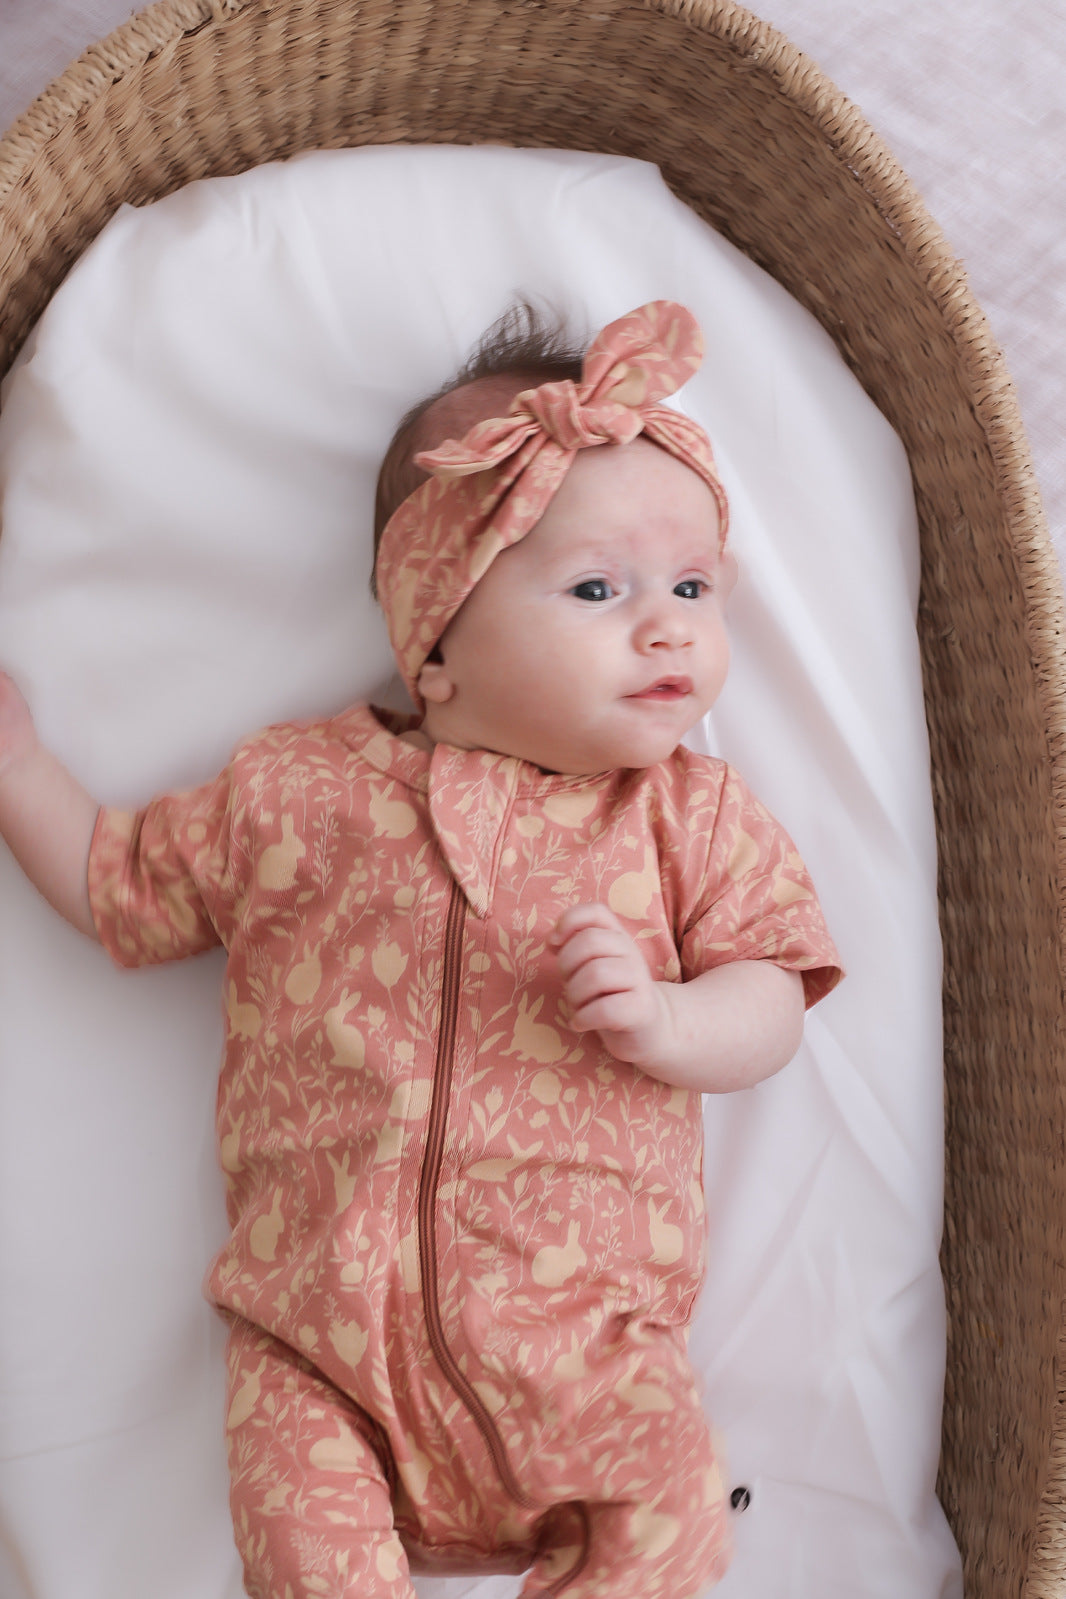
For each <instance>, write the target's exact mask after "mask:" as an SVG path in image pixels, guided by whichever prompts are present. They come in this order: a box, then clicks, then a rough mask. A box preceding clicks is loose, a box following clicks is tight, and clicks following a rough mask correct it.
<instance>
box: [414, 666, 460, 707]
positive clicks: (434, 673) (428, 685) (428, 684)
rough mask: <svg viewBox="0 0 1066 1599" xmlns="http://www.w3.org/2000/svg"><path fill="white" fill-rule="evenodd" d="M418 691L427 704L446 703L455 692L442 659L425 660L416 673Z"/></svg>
mask: <svg viewBox="0 0 1066 1599" xmlns="http://www.w3.org/2000/svg"><path fill="white" fill-rule="evenodd" d="M418 692H419V693H420V694H421V696H422V698H423V699H424V700H425V702H426V704H427V705H446V704H447V703H448V701H449V700H450V699H451V697H452V695H453V694H454V693H455V684H454V683H453V682H452V680H451V678H450V677H449V676H448V669H447V667H446V666H445V664H444V662H443V661H426V663H425V665H424V666H423V667H422V670H421V671H420V672H419V674H418Z"/></svg>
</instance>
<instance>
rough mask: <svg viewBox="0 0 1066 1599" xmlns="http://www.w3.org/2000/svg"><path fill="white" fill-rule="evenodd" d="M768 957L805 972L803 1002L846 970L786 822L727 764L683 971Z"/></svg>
mask: <svg viewBox="0 0 1066 1599" xmlns="http://www.w3.org/2000/svg"><path fill="white" fill-rule="evenodd" d="M741 960H745V961H749V960H768V961H773V962H774V963H775V964H776V965H778V966H784V967H786V968H787V969H788V970H790V971H798V972H800V973H801V975H802V977H803V987H804V994H805V998H806V1002H807V1005H808V1006H811V1005H814V1004H815V1003H816V1002H817V1001H818V1000H820V999H822V998H824V996H825V995H826V994H828V993H829V992H830V990H831V989H833V988H835V987H836V985H837V983H838V982H839V981H840V979H841V977H842V976H843V972H842V970H841V966H840V957H839V955H838V954H837V950H836V946H835V945H834V943H833V940H832V938H831V937H830V936H829V929H828V928H827V926H826V923H825V918H824V916H823V915H822V908H821V906H820V905H819V903H818V896H817V895H816V893H815V890H814V884H813V883H812V882H811V879H810V876H809V874H808V872H807V868H806V867H805V866H804V864H803V861H802V859H801V858H800V855H799V852H798V851H797V849H796V846H795V845H794V844H793V842H792V840H791V839H790V838H789V836H788V834H787V833H786V832H785V830H784V828H783V827H782V826H781V824H780V823H779V822H777V821H776V820H775V819H774V817H773V816H771V814H770V812H769V811H768V810H767V809H766V807H765V806H764V805H763V804H761V803H760V801H759V800H757V799H756V798H755V796H754V794H752V792H751V790H750V789H749V788H748V787H747V785H746V784H745V783H744V781H743V779H742V778H741V777H740V776H738V774H737V773H736V772H734V771H733V769H732V767H726V769H725V777H724V780H723V784H722V790H721V796H720V799H719V802H718V805H717V809H716V812H715V814H714V819H713V822H712V825H711V829H710V839H709V847H708V853H707V859H706V865H705V868H704V879H703V883H702V885H700V886H699V887H698V889H697V891H696V893H695V896H694V904H693V908H692V910H691V912H690V914H689V916H688V918H687V920H686V923H685V926H684V928H683V931H682V938H681V969H682V974H683V976H684V977H685V978H689V977H694V976H695V975H696V974H697V973H699V972H702V971H706V970H708V969H709V968H710V967H712V966H721V965H724V964H726V963H728V962H730V961H741Z"/></svg>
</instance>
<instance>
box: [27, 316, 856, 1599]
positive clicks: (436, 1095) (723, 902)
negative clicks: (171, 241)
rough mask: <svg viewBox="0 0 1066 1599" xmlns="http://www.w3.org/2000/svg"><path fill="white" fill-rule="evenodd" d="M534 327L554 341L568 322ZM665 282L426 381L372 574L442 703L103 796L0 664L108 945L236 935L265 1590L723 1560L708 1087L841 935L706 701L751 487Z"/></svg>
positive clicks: (614, 1598)
mask: <svg viewBox="0 0 1066 1599" xmlns="http://www.w3.org/2000/svg"><path fill="white" fill-rule="evenodd" d="M550 342H551V341H550V340H549V346H550ZM700 358H701V342H700V335H699V330H698V328H697V327H696V325H695V323H694V321H693V319H692V318H691V316H690V315H689V314H688V312H686V311H685V310H684V309H683V308H682V307H680V306H677V305H674V304H671V303H670V302H654V303H652V304H651V305H647V306H644V307H643V308H641V309H640V310H638V311H635V312H632V313H631V314H630V315H628V316H626V317H623V318H621V319H620V320H619V321H617V322H614V323H612V324H611V325H610V326H609V327H608V328H606V329H605V330H604V331H603V332H602V333H601V334H600V335H599V336H598V337H597V338H596V339H595V341H594V342H593V344H592V345H591V346H590V348H589V350H588V352H587V354H586V356H585V358H584V362H583V364H582V363H581V362H577V363H576V364H575V363H574V362H573V361H572V360H569V359H568V358H566V357H565V356H560V355H559V354H558V352H557V351H555V350H553V349H552V348H550V347H541V346H538V344H537V340H536V339H535V338H534V339H533V340H532V342H531V341H530V339H529V338H526V339H525V340H519V341H517V342H515V341H513V340H512V341H510V342H509V341H508V339H507V338H506V337H504V339H503V341H502V345H501V344H500V342H499V341H497V346H496V347H495V348H494V350H493V351H492V353H491V356H490V357H488V358H486V359H484V360H482V361H481V363H480V365H479V366H478V365H475V366H474V367H472V368H468V369H466V371H465V372H464V374H463V375H462V380H461V381H460V382H458V383H457V384H455V385H453V386H451V387H450V388H449V389H448V390H447V391H446V392H444V393H442V394H441V395H438V396H436V397H435V398H434V399H433V400H432V401H431V402H429V403H428V404H427V405H424V406H422V407H420V408H419V410H418V411H417V412H416V413H413V414H412V415H411V416H410V417H409V418H408V419H406V421H405V423H404V424H403V425H402V426H401V429H400V431H399V433H398V435H397V439H396V441H395V444H394V447H393V448H392V449H391V450H390V452H389V456H388V457H387V460H386V463H385V466H384V468H383V471H382V476H381V482H380V486H379V521H380V522H381V523H383V524H384V526H383V531H382V534H381V539H380V548H379V551H378V556H377V564H376V582H377V591H378V594H379V597H380V600H381V603H382V606H383V608H384V611H385V614H386V617H387V620H388V625H389V631H390V636H391V639H392V643H393V647H394V650H395V653H396V658H397V661H398V663H399V666H400V670H401V673H402V675H403V677H404V680H405V682H406V684H407V686H408V688H409V690H410V693H411V696H412V698H413V700H414V703H415V705H416V707H417V714H416V716H414V717H410V716H407V717H405V716H398V715H393V714H390V713H386V712H383V711H378V710H375V709H372V708H371V707H369V706H365V705H359V706H356V707H354V708H352V709H350V710H347V711H345V712H344V713H342V714H340V715H338V716H335V717H331V718H328V719H323V720H320V721H316V722H312V723H310V724H304V725H288V726H278V727H273V728H270V729H268V730H267V731H266V732H264V733H261V734H259V735H257V736H256V737H255V738H253V739H251V740H250V741H249V742H248V743H246V744H245V745H243V746H242V747H241V748H240V749H239V750H238V751H237V753H236V754H235V755H234V757H233V759H232V761H231V762H230V764H229V766H228V767H227V769H226V770H225V771H224V772H223V773H222V775H221V776H220V777H218V778H217V779H216V780H215V781H213V782H210V783H208V784H206V785H205V786H204V787H202V788H200V789H197V790H195V791H194V792H191V793H186V794H178V795H169V796H164V797H162V798H159V799H156V800H154V801H153V802H152V803H151V804H149V805H148V806H146V807H145V809H144V810H142V811H141V812H139V813H137V814H131V813H126V812H121V811H117V810H113V809H104V810H100V809H99V808H98V806H97V805H96V804H95V802H94V801H93V800H92V799H91V798H90V797H89V796H88V795H87V794H86V793H85V792H84V790H82V789H81V787H80V786H79V785H78V784H77V782H76V781H75V780H74V778H73V777H72V776H71V775H70V774H69V773H68V772H67V771H66V770H65V769H64V768H63V767H62V765H61V764H60V763H59V762H58V761H56V760H55V758H54V757H53V756H51V755H50V753H49V752H48V751H46V750H45V749H44V748H43V747H42V746H41V744H40V743H39V741H38V740H37V737H36V735H35V732H34V729H33V724H32V720H31V718H30V715H29V712H28V711H27V709H26V707H25V704H24V702H23V701H22V699H21V697H20V696H19V695H18V693H17V691H16V690H15V688H14V686H13V684H12V683H11V682H10V679H7V678H5V677H3V676H2V675H0V831H2V833H3V835H4V837H5V838H6V839H7V840H8V842H9V844H10V846H11V848H12V850H13V851H14V853H15V855H16V856H17V858H18V859H19V860H20V862H21V863H22V865H23V867H24V869H25V870H26V872H27V873H28V875H29V876H30V877H31V878H32V879H33V881H34V882H35V883H36V884H37V885H38V887H39V888H40V889H41V891H42V892H43V893H44V894H45V895H46V896H47V897H48V898H49V899H50V901H51V902H52V904H53V905H55V906H56V907H57V908H58V909H59V910H60V911H61V912H62V913H63V914H64V915H65V916H66V917H67V918H68V919H69V920H70V921H71V922H72V923H73V924H74V925H75V926H77V927H80V928H81V929H83V930H84V931H85V932H86V933H88V934H90V935H91V936H93V937H95V938H97V939H99V940H100V942H101V943H102V944H103V945H104V946H105V948H106V949H107V950H108V951H109V952H110V954H111V955H112V956H113V957H114V958H115V959H116V960H118V961H119V962H121V963H122V964H124V965H130V966H132V965H137V964H142V963H147V962H155V961H163V960H170V959H176V958H179V957H182V956H186V955H192V954H194V953H196V952H198V951H201V950H204V949H206V948H208V947H209V946H211V945H214V944H217V943H219V942H221V943H222V944H223V945H224V946H225V948H226V950H227V953H228V965H227V970H226V1019H227V1037H226V1045H225V1055H224V1060H223V1066H222V1075H221V1082H220V1088H219V1100H218V1137H219V1147H220V1154H221V1160H222V1165H223V1167H224V1169H225V1173H226V1177H227V1182H228V1206H229V1217H230V1222H231V1227H232V1231H231V1236H230V1239H229V1242H228V1243H227V1244H226V1246H225V1248H224V1249H223V1250H222V1252H221V1253H220V1255H219V1257H218V1259H217V1260H216V1261H215V1262H214V1264H213V1266H212V1268H211V1272H210V1275H209V1279H208V1290H209V1293H210V1295H211V1297H212V1298H213V1300H214V1301H215V1302H216V1303H217V1304H218V1305H219V1306H220V1307H221V1308H222V1309H223V1310H224V1311H225V1313H226V1314H227V1316H228V1317H229V1319H230V1323H231V1327H230V1338H229V1355H228V1358H229V1381H230V1387H229V1409H228V1417H227V1436H228V1445H229V1458H230V1468H231V1477H232V1509H233V1517H234V1525H235V1529H236V1537H237V1542H238V1545H239V1547H240V1550H241V1555H242V1558H243V1561H244V1569H245V1581H246V1586H247V1591H248V1593H249V1594H251V1595H253V1596H256V1599H304V1596H307V1599H310V1596H324V1599H410V1596H411V1594H412V1591H413V1590H412V1587H411V1581H410V1575H409V1573H410V1571H411V1570H422V1571H439V1572H447V1571H484V1572H490V1571H510V1572H521V1571H527V1570H528V1576H527V1577H526V1580H525V1584H524V1586H523V1588H522V1594H523V1596H524V1599H533V1596H544V1595H555V1594H558V1595H565V1596H566V1599H593V1596H603V1599H686V1596H694V1595H696V1594H698V1593H700V1592H702V1591H703V1590H704V1589H705V1587H706V1586H707V1585H709V1584H710V1583H711V1582H713V1581H714V1580H715V1579H716V1578H717V1577H718V1576H719V1575H720V1574H721V1573H722V1571H723V1570H724V1568H725V1565H726V1563H727V1560H728V1533H727V1527H726V1516H725V1511H724V1506H723V1490H722V1484H721V1481H720V1479H719V1475H718V1472H717V1469H716V1465H715V1460H714V1454H713V1451H712V1447H711V1442H710V1437H709V1433H708V1428H707V1424H706V1422H705V1420H704V1416H703V1411H702V1408H701V1404H700V1399H699V1396H698V1394H697V1392H696V1388H695V1384H694V1380H693V1376H692V1374H691V1371H690V1369H689V1366H688V1362H687V1358H686V1334H687V1328H688V1324H689V1321H690V1318H691V1315H692V1310H693V1305H694V1301H695V1298H696V1294H697V1292H698V1289H699V1286H700V1281H701V1277H702V1272H703V1252H704V1232H705V1229H704V1214H703V1197H702V1184H701V1157H702V1122H701V1110H700V1094H701V1092H726V1091H731V1090H734V1089H740V1088H745V1087H749V1086H751V1085H752V1084H754V1083H757V1082H759V1081H760V1080H761V1079H763V1078H765V1077H767V1076H768V1075H770V1074H771V1073H773V1072H775V1071H777V1070H778V1069H779V1068H780V1067H781V1066H783V1065H784V1064H785V1062H786V1061H787V1060H788V1059H789V1058H790V1057H791V1056H792V1054H793V1053H794V1052H795V1049H796V1047H797V1044H798V1041H799V1037H800V1030H801V1026H802V1012H803V1008H804V1004H805V1003H807V1004H809V1003H812V1002H813V1001H815V1000H816V999H818V998H820V997H821V996H822V995H823V994H825V993H826V992H827V991H828V990H829V989H830V988H831V987H832V986H833V984H834V983H835V982H836V980H837V978H838V976H839V970H838V966H837V957H836V953H835V951H834V949H833V945H832V943H831V941H830V939H829V936H828V934H827V932H826V929H825V926H824V923H823V920H822V917H821V913H820V911H819V908H818V905H817V901H816V899H815V896H814V892H813V889H812V887H811V884H810V881H809V879H808V877H807V874H806V872H805V870H804V867H803V864H802V862H801V861H800V859H799V857H798V856H797V854H796V851H795V849H794V847H793V845H792V844H791V842H790V841H789V839H788V838H787V836H786V835H785V834H784V833H783V832H782V830H781V829H780V828H779V827H778V826H777V824H776V823H775V822H774V821H773V819H772V818H771V817H770V816H769V815H768V814H767V812H766V811H765V810H764V809H763V808H762V807H761V806H760V805H759V803H758V802H757V801H756V800H755V799H754V798H753V797H752V796H751V794H750V793H749V792H748V791H747V789H746V788H745V787H744V785H743V783H742V782H741V780H740V779H739V778H738V777H737V775H736V774H735V773H734V772H732V771H731V770H730V769H729V768H728V767H727V766H726V765H725V764H724V763H722V762H721V761H718V760H713V759H710V758H706V757H702V756H696V755H693V754H691V753H690V752H689V751H688V750H686V749H685V748H684V747H683V746H682V744H681V740H682V738H683V737H684V735H685V734H686V733H687V732H688V731H689V730H690V729H691V728H692V727H693V726H694V725H695V724H696V723H697V722H698V721H699V719H700V718H701V717H702V716H703V714H704V713H705V712H706V711H707V709H708V708H709V706H710V705H711V704H712V703H713V702H714V700H715V698H716V696H717V695H718V693H719V691H720V689H721V687H722V683H723V679H724V677H725V673H726V666H727V644H726V637H725V632H724V627H723V620H722V604H723V598H724V594H725V592H726V591H727V589H728V586H729V571H730V562H729V557H728V556H726V555H725V553H724V541H725V532H726V520H727V509H726V500H725V496H724V493H723V491H722V488H721V485H720V484H719V481H718V478H717V474H716V472H715V467H714V461H713V457H712V454H711V450H710V445H709V443H708V440H707V438H706V435H705V434H704V433H703V431H702V430H701V429H700V428H699V427H698V426H696V424H694V423H693V422H691V421H690V420H688V419H687V418H685V417H683V416H681V415H680V414H679V413H678V412H676V411H674V410H672V409H670V408H668V407H666V406H664V405H663V404H662V403H661V402H662V400H663V399H664V398H665V397H666V396H668V395H670V394H671V393H673V392H674V391H675V390H676V389H677V388H679V387H680V385H681V384H682V383H683V382H684V381H685V380H686V379H687V377H688V376H690V375H691V373H692V372H693V371H695V370H696V368H697V367H698V365H699V362H700Z"/></svg>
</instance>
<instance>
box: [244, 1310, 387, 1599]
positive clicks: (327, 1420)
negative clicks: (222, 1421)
mask: <svg viewBox="0 0 1066 1599" xmlns="http://www.w3.org/2000/svg"><path fill="white" fill-rule="evenodd" d="M228 1360H229V1413H228V1418H227V1423H226V1432H227V1441H228V1451H229V1466H230V1480H231V1488H230V1505H231V1509H232V1512H233V1526H234V1532H235V1536H236V1539H237V1547H238V1549H239V1550H240V1554H241V1559H242V1560H243V1562H244V1580H245V1586H246V1588H247V1591H248V1593H249V1594H250V1595H251V1596H252V1599H312V1596H314V1599H319V1596H322V1599H414V1589H413V1588H412V1586H411V1580H410V1576H409V1574H408V1569H407V1557H406V1555H405V1554H404V1551H403V1548H402V1547H401V1544H400V1540H399V1538H398V1537H397V1534H396V1530H395V1527H394V1525H393V1513H392V1499H391V1494H390V1492H389V1483H388V1479H387V1475H386V1469H385V1464H384V1458H385V1457H384V1455H383V1453H379V1452H378V1449H377V1448H376V1447H375V1444H374V1442H373V1440H372V1434H371V1428H370V1424H369V1423H368V1422H367V1421H366V1419H365V1418H364V1417H363V1415H362V1413H361V1412H360V1411H359V1409H358V1408H357V1407H356V1406H355V1405H352V1404H351V1403H350V1402H349V1401H347V1400H346V1399H345V1398H344V1395H343V1394H340V1393H338V1391H337V1390H336V1389H335V1388H334V1387H333V1386H332V1385H331V1384H330V1383H328V1382H326V1381H325V1379H324V1378H323V1377H321V1376H320V1375H319V1374H318V1373H317V1372H316V1371H315V1370H314V1368H313V1367H312V1366H310V1365H309V1364H308V1363H307V1362H306V1361H305V1360H303V1359H301V1357H300V1356H299V1355H297V1354H296V1353H295V1352H294V1351H293V1350H291V1349H289V1348H287V1346H286V1345H284V1344H281V1343H279V1342H278V1341H277V1340H276V1339H274V1338H271V1337H270V1336H269V1335H268V1334H266V1333H262V1332H260V1331H259V1330H258V1329H257V1328H255V1327H252V1326H250V1325H249V1324H248V1323H247V1322H242V1321H239V1320H238V1321H234V1323H233V1325H232V1327H231V1330H230V1340H229V1356H228Z"/></svg>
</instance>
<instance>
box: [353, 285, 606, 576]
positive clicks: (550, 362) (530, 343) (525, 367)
mask: <svg viewBox="0 0 1066 1599" xmlns="http://www.w3.org/2000/svg"><path fill="white" fill-rule="evenodd" d="M583 360H584V350H583V349H578V348H576V347H575V346H574V344H573V342H572V341H571V339H570V338H569V337H568V335H567V332H566V328H565V326H564V325H563V322H562V320H561V319H560V318H559V317H558V316H557V315H554V314H552V315H551V317H550V319H549V317H548V316H547V315H545V313H544V312H542V311H541V310H539V309H538V307H536V306H535V305H533V304H531V302H530V301H529V300H526V299H521V300H517V301H516V302H515V303H514V305H512V306H510V307H509V308H508V309H507V310H506V311H505V312H504V313H503V315H502V316H501V317H498V318H497V320H496V321H495V322H494V323H493V324H492V326H491V327H490V328H489V329H488V330H487V331H486V332H485V333H483V334H482V336H481V338H480V339H479V340H478V342H477V345H476V346H475V348H474V349H473V350H472V351H471V353H470V355H469V356H467V358H466V360H465V361H464V362H463V364H462V366H461V367H460V368H459V370H458V372H457V373H456V374H455V376H454V377H453V378H450V379H449V380H448V382H447V383H445V384H442V386H441V387H440V388H439V389H437V391H436V392H435V393H434V394H430V395H428V396H427V398H426V399H424V400H419V402H418V404H417V405H413V406H412V407H411V409H410V410H409V411H408V412H407V413H406V414H405V415H404V416H403V417H401V418H400V422H399V424H398V426H397V428H396V432H395V433H394V434H393V436H392V442H391V443H390V444H389V447H388V449H387V450H386V451H385V459H384V460H383V461H382V463H381V470H380V471H379V473H378V485H377V495H376V499H375V504H374V554H375V558H376V556H377V548H378V544H379V542H380V540H381V534H382V532H383V530H384V527H385V524H386V522H387V521H388V520H389V517H390V516H391V515H392V513H393V512H394V511H395V510H396V509H397V507H398V506H400V505H402V504H403V502H404V500H406V499H407V497H408V495H409V494H413V493H414V491H415V489H417V488H418V486H419V484H420V483H423V482H425V479H426V477H427V476H428V474H427V473H426V472H424V471H423V470H422V469H421V467H418V466H416V465H415V463H414V457H415V456H416V455H417V454H418V452H419V451H420V450H431V449H435V448H436V446H437V445H438V444H442V443H443V442H444V440H445V439H446V438H454V437H456V436H457V435H458V434H461V433H465V432H467V431H468V429H469V428H471V427H473V425H474V424H475V422H478V421H483V420H484V419H485V418H486V417H489V416H496V415H499V414H500V411H499V407H498V406H496V408H494V405H495V404H496V401H497V399H498V394H497V393H496V392H495V391H494V392H493V393H492V396H491V399H489V403H488V408H487V409H486V410H485V411H484V413H483V415H480V416H479V415H478V414H477V413H476V408H474V407H472V406H464V407H461V406H460V405H459V404H458V403H456V404H453V405H451V406H447V407H445V406H441V405H440V402H441V401H443V400H446V399H447V397H448V396H449V395H452V394H456V393H457V392H458V391H459V390H460V389H465V388H467V387H468V386H469V385H470V384H471V383H477V382H479V381H480V380H482V379H484V378H514V379H515V389H514V393H515V394H518V393H520V392H521V391H522V389H525V388H534V387H536V386H538V385H539V384H541V383H558V382H560V381H561V380H562V379H564V378H569V379H570V380H571V381H572V382H575V383H576V382H577V381H578V380H579V379H580V377H581V372H582V362H583ZM487 398H488V397H487ZM511 398H513V395H512V396H511ZM507 403H508V404H509V403H510V402H509V400H508V402H507ZM438 406H439V407H440V413H439V415H434V416H431V414H430V413H432V412H433V411H434V408H436V407H438ZM503 409H504V410H506V405H504V406H503ZM462 413H465V415H463V414H462ZM460 417H461V421H460ZM457 422H458V423H459V425H458V426H457V425H456V424H457ZM371 588H372V589H373V588H374V584H373V581H371ZM375 592H376V590H375Z"/></svg>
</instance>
